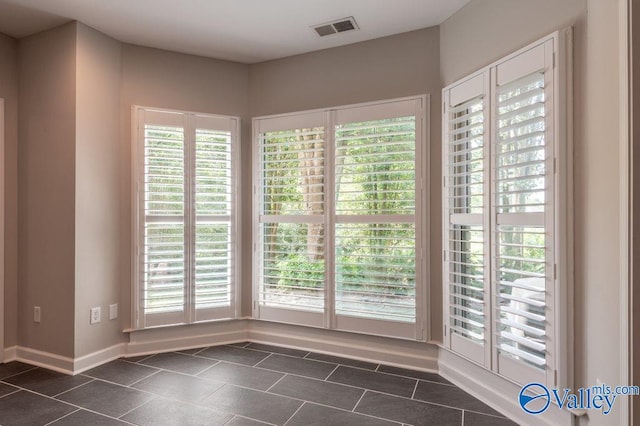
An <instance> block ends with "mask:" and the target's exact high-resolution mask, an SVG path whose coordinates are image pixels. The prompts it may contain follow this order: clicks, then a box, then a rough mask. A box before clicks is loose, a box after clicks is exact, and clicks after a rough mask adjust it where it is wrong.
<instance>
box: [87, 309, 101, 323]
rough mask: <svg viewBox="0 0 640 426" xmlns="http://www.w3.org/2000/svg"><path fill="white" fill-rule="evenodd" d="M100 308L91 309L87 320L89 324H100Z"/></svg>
mask: <svg viewBox="0 0 640 426" xmlns="http://www.w3.org/2000/svg"><path fill="white" fill-rule="evenodd" d="M100 317H101V314H100V306H97V307H95V308H91V317H90V319H89V324H97V323H99V322H100Z"/></svg>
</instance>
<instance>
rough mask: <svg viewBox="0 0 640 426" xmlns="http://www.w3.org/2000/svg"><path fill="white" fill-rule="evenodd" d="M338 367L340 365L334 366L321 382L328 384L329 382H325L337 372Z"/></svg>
mask: <svg viewBox="0 0 640 426" xmlns="http://www.w3.org/2000/svg"><path fill="white" fill-rule="evenodd" d="M339 367H340V364H338V365H336V367H335V368H334V369H333V370H331V372H330V373H329V374H327V376H326V377H325V378H324V379H322V381H323V382H327V383H329V382H328V381H327V379H328V378H329V377H331V375H332V374H333V373H335V372H336V370H337V369H338V368H339Z"/></svg>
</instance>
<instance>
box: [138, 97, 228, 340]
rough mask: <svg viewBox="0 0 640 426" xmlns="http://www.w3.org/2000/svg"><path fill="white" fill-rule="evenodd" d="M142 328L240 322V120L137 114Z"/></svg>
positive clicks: (153, 112)
mask: <svg viewBox="0 0 640 426" xmlns="http://www.w3.org/2000/svg"><path fill="white" fill-rule="evenodd" d="M133 122H134V124H135V131H136V133H135V134H136V139H137V140H136V144H135V147H134V176H135V179H134V187H135V188H134V193H135V194H136V200H137V202H136V206H137V207H136V211H137V214H136V217H135V221H134V228H135V232H134V238H135V241H134V245H135V247H136V261H135V263H134V278H135V279H134V300H135V302H136V303H134V305H135V310H136V311H135V318H136V320H135V324H136V327H137V328H144V327H151V326H159V325H169V324H184V323H190V322H197V321H205V320H212V319H217V318H228V317H233V316H234V315H235V305H234V304H235V298H234V293H235V288H234V287H235V285H236V279H235V267H234V263H235V251H236V241H235V214H236V209H235V195H234V192H235V191H234V188H235V170H234V169H235V167H236V166H235V156H236V153H235V151H236V148H235V144H236V142H235V141H236V138H237V133H238V131H237V127H238V120H237V119H235V118H231V117H218V116H209V115H203V114H193V113H183V112H178V111H168V110H159V109H150V108H142V107H135V108H134V120H133Z"/></svg>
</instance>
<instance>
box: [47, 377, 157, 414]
mask: <svg viewBox="0 0 640 426" xmlns="http://www.w3.org/2000/svg"><path fill="white" fill-rule="evenodd" d="M56 399H59V400H62V401H67V402H69V403H71V404H75V405H77V406H79V407H83V408H86V409H89V410H92V411H97V412H98V413H102V414H106V415H107V416H111V417H120V416H121V415H123V414H124V413H127V412H129V411H131V410H133V409H134V408H136V407H139V406H140V405H142V404H144V403H145V402H147V401H149V400H151V399H153V395H151V394H148V393H146V392H140V391H138V390H135V389H131V388H128V387H124V386H120V385H114V384H112V383H106V382H103V381H100V380H94V381H93V382H89V383H87V384H84V385H82V386H80V387H78V388H75V389H73V390H70V391H68V392H65V393H63V394H60V395H58V396H57V397H56Z"/></svg>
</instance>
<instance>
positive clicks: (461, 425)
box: [460, 410, 465, 426]
mask: <svg viewBox="0 0 640 426" xmlns="http://www.w3.org/2000/svg"><path fill="white" fill-rule="evenodd" d="M464 412H465V410H462V422H461V423H460V426H464Z"/></svg>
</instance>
